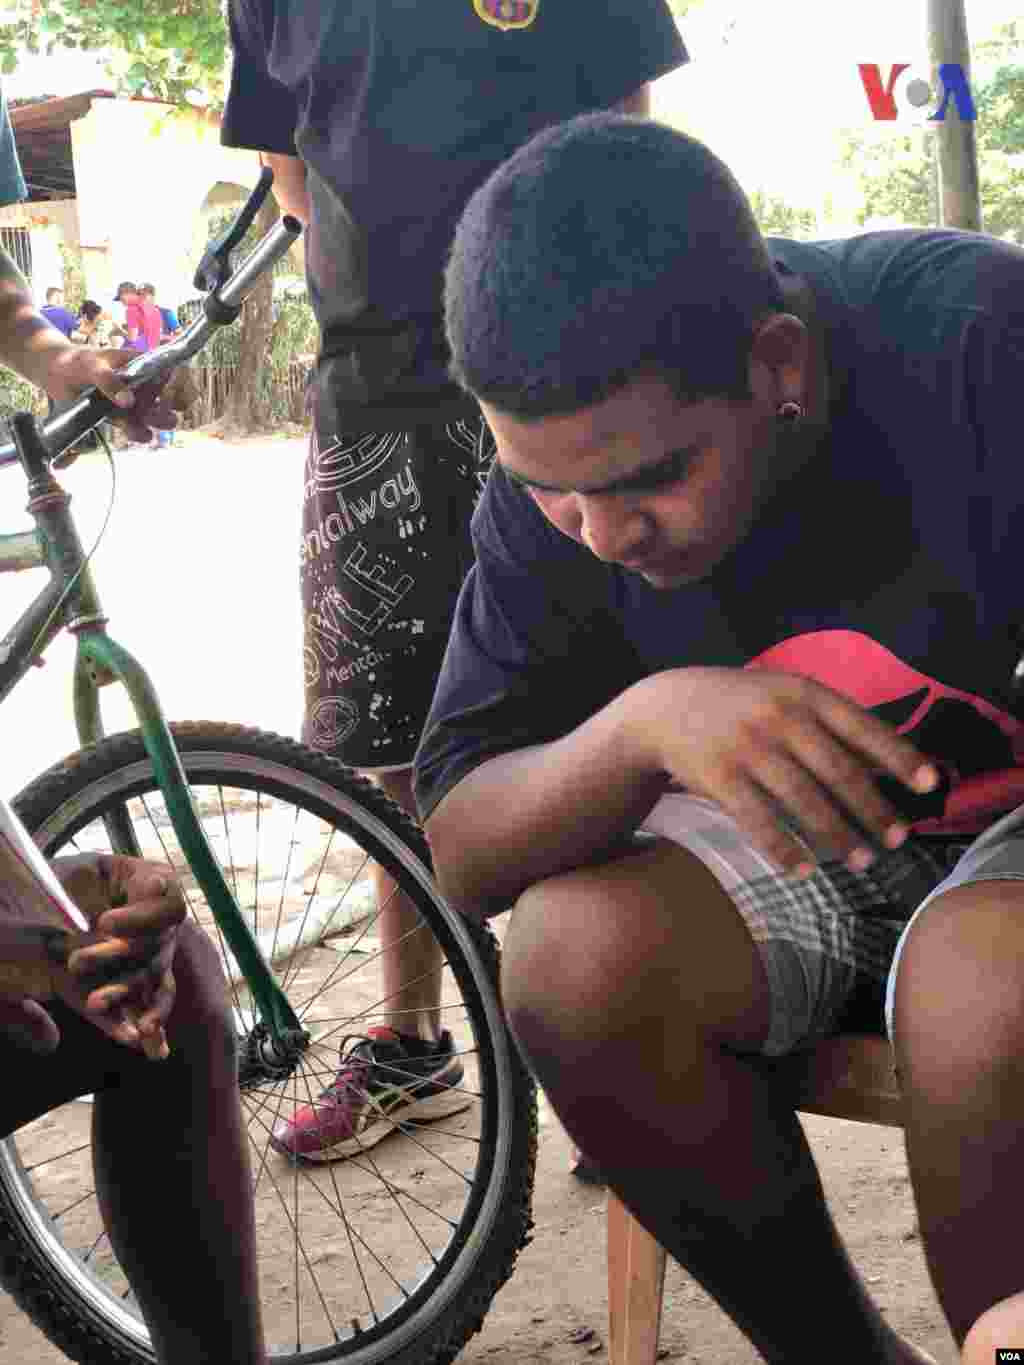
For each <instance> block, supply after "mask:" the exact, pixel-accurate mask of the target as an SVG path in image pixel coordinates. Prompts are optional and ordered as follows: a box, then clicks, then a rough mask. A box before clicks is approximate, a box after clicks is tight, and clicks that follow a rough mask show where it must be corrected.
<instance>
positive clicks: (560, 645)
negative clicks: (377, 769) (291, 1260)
mask: <svg viewBox="0 0 1024 1365" xmlns="http://www.w3.org/2000/svg"><path fill="white" fill-rule="evenodd" d="M769 245H770V247H771V250H772V252H773V254H774V256H775V258H776V261H777V263H778V266H779V268H780V269H782V270H786V269H788V270H789V271H791V272H793V273H794V274H796V275H799V276H801V277H803V279H805V280H806V281H808V283H809V284H810V285H811V287H812V289H813V291H814V293H815V295H816V297H817V300H818V304H819V308H820V309H821V312H822V314H823V318H824V321H825V325H826V328H827V340H828V346H829V352H830V365H831V369H832V373H833V375H834V377H835V378H836V380H837V381H838V384H839V394H838V397H837V399H836V400H835V403H834V406H833V409H832V410H830V436H829V439H828V441H827V442H826V444H825V446H824V447H823V448H822V449H821V450H820V451H819V452H818V453H817V454H816V455H815V456H814V458H813V459H812V460H811V461H810V462H809V463H808V464H807V465H805V467H804V468H803V469H802V470H801V471H800V472H799V473H797V474H795V475H793V476H792V478H791V479H790V480H789V481H788V482H786V483H785V484H783V485H782V486H780V487H778V488H777V489H776V490H774V492H773V494H772V497H771V499H770V501H769V503H768V505H767V506H765V507H764V508H763V510H762V514H761V515H760V516H759V518H758V520H757V521H756V522H755V524H754V526H753V527H752V529H751V530H750V531H749V532H748V534H747V536H746V537H745V539H744V540H743V541H742V542H741V543H740V544H739V545H738V546H737V547H736V548H735V549H734V550H733V551H732V552H731V553H730V554H729V555H728V556H727V558H726V559H725V560H724V561H723V562H722V563H721V564H720V565H719V566H718V567H717V568H716V569H715V570H714V571H713V573H712V574H711V575H710V576H709V578H708V579H707V580H705V581H704V582H703V583H700V584H697V585H694V586H686V587H680V588H676V589H670V590H658V589H655V588H653V587H651V586H650V585H648V584H647V583H646V582H645V580H644V579H643V578H642V577H640V576H639V575H638V574H635V573H631V572H629V571H628V570H626V569H623V568H621V567H617V566H613V565H608V564H604V563H602V562H601V561H600V560H598V559H597V558H595V556H593V555H592V554H591V553H590V552H589V551H588V550H587V549H585V548H584V547H583V546H582V545H580V544H578V543H577V542H575V541H573V540H571V539H569V538H568V537H567V536H565V535H563V534H562V533H561V532H559V531H557V530H555V528H554V527H553V526H551V524H550V523H549V522H547V521H546V520H545V519H544V517H543V516H542V515H541V513H540V511H539V510H538V508H537V507H536V506H535V504H534V503H533V501H532V499H531V498H530V497H529V495H528V494H527V493H525V492H524V491H522V489H520V488H518V487H516V486H515V485H514V484H513V483H512V482H511V481H510V480H509V479H507V478H506V477H505V476H504V475H503V474H502V473H501V471H500V468H496V469H495V471H494V472H493V473H492V475H491V478H490V480H489V481H488V485H487V488H486V490H485V492H484V496H483V498H482V499H481V502H480V506H479V508H478V509H477V513H476V517H475V522H474V538H475V546H476V555H477V562H476V565H475V567H474V568H473V569H472V570H471V571H470V574H469V577H468V578H467V580H466V583H465V586H464V588H463V591H462V594H461V597H460V599H459V605H458V611H457V615H456V620H455V625H454V628H453V632H452V637H451V641H450V643H449V647H448V652H447V656H446V659H445V663H444V667H443V669H442V672H441V676H440V680H439V683H438V687H437V692H436V695H435V698H434V703H433V707H432V709H431V712H430V715H429V717H428V720H427V724H426V727H425V730H424V737H423V740H422V743H421V746H420V751H419V754H418V756H417V762H416V779H417V794H418V799H419V801H420V808H421V811H422V813H423V814H424V816H426V815H429V813H430V812H431V811H432V810H433V809H434V807H435V806H436V805H437V803H438V802H439V801H440V800H441V798H442V797H443V796H444V795H445V794H446V793H447V792H448V791H450V790H451V788H452V787H454V786H455V784H456V783H457V782H458V781H459V780H460V779H461V778H462V777H464V776H465V775H466V774H467V773H468V772H470V771H471V770H472V769H473V768H474V767H476V766H477V765H478V764H480V763H481V762H483V761H484V760H485V759H487V758H489V757H492V756H493V755H495V754H498V753H501V752H504V751H508V750H513V749H518V748H521V747H523V746H525V745H528V744H537V743H543V742H546V741H549V740H552V739H555V738H557V737H559V736H562V735H564V734H566V733H568V732H569V731H570V730H572V729H574V728H575V727H576V726H577V725H579V724H581V723H582V722H583V721H584V720H586V719H587V718H588V717H589V716H590V715H592V714H593V713H594V712H596V711H597V710H599V709H600V708H601V707H602V706H604V705H606V704H607V703H608V702H609V701H611V700H612V699H613V698H614V697H615V696H617V695H618V694H619V693H620V692H622V691H623V690H624V689H625V688H627V687H628V686H630V685H631V684H632V683H634V682H636V681H638V680H639V679H641V678H643V677H645V676H648V675H650V674H652V673H655V672H658V671H660V670H662V669H669V668H678V667H685V666H697V665H709V666H710V665H718V666H726V667H728V666H733V667H766V668H772V669H776V670H781V671H785V672H793V673H800V674H803V675H806V676H810V677H814V678H816V679H817V680H818V681H820V682H823V683H825V684H827V685H828V686H830V687H832V688H834V689H835V690H836V691H838V692H841V693H843V694H844V695H846V696H848V697H851V698H852V699H854V700H856V701H858V702H859V703H860V704H862V705H864V706H867V707H870V708H872V709H873V710H874V711H875V712H876V713H877V714H879V715H881V716H883V717H885V718H886V719H888V720H889V721H890V722H891V723H892V724H894V725H896V726H897V727H898V728H899V729H900V730H901V731H903V732H905V733H909V734H910V735H911V736H912V737H913V739H914V740H915V742H916V743H917V744H918V745H919V746H920V747H921V748H922V749H923V750H924V751H925V752H927V753H929V754H931V755H934V756H935V757H936V758H937V759H938V761H939V763H940V766H942V767H943V768H944V769H945V771H946V772H947V774H948V776H949V778H950V781H951V784H952V791H951V794H950V796H949V798H948V800H947V802H946V807H945V812H944V814H943V816H941V817H935V818H932V819H929V820H926V821H922V822H919V823H918V825H917V828H918V829H919V830H922V831H926V832H940V831H950V832H951V831H960V830H963V831H973V830H975V829H977V828H980V827H983V826H984V824H985V823H987V822H988V821H989V820H990V819H991V817H992V813H993V812H994V811H996V810H1000V809H1006V808H1007V807H1008V806H1012V805H1016V804H1018V803H1020V802H1022V801H1024V771H1022V764H1024V733H1022V731H1024V727H1022V725H1021V723H1020V722H1019V721H1017V720H1016V719H1015V718H1014V717H1013V716H1012V715H1011V714H1010V713H1009V710H1008V707H1009V704H1010V691H1009V683H1010V678H1011V674H1012V671H1013V666H1014V664H1015V662H1016V659H1017V658H1018V657H1019V655H1020V653H1021V651H1022V648H1024V645H1022V638H1024V633H1022V631H1021V626H1022V624H1024V464H1022V457H1021V451H1022V443H1021V435H1020V398H1021V393H1022V392H1024V251H1021V250H1020V249H1019V248H1017V247H1013V246H1009V245H1007V244H1005V243H1002V242H999V241H995V240H993V239H992V238H989V237H985V236H983V235H981V234H972V233H957V232H952V231H931V232H918V231H896V232H877V233H867V234H864V235H863V236H860V237H855V238H852V239H850V240H848V241H841V242H820V243H797V242H789V241H781V240H774V239H770V241H769ZM667 719H668V718H666V720H667Z"/></svg>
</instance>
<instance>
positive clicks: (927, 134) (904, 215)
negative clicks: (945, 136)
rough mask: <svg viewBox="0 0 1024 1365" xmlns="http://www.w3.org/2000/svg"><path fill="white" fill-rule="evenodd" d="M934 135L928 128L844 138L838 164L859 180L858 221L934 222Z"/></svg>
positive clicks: (911, 224)
mask: <svg viewBox="0 0 1024 1365" xmlns="http://www.w3.org/2000/svg"><path fill="white" fill-rule="evenodd" d="M934 155H935V151H934V146H933V134H932V132H931V130H930V129H925V128H915V129H914V130H913V131H912V132H909V133H905V134H902V135H900V136H893V134H892V133H891V132H889V131H886V132H885V133H884V134H877V133H876V132H875V131H874V130H872V131H871V132H870V133H857V134H853V135H850V136H848V137H847V138H846V140H845V142H844V145H843V148H842V151H841V153H840V164H841V165H842V166H844V167H845V168H847V169H848V170H849V171H850V172H851V174H853V175H854V176H855V177H856V178H857V180H858V181H859V182H860V208H859V210H858V212H857V222H858V223H860V224H862V225H863V224H865V223H869V222H872V221H877V220H878V219H892V220H894V221H895V222H898V223H900V224H902V225H903V226H904V227H931V226H934V224H935V221H936V198H935V195H936V191H935V167H934V160H933V158H934Z"/></svg>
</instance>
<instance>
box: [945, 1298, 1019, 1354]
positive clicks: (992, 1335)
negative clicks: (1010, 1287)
mask: <svg viewBox="0 0 1024 1365" xmlns="http://www.w3.org/2000/svg"><path fill="white" fill-rule="evenodd" d="M999 1350H1004V1351H1014V1350H1016V1351H1021V1352H1024V1294H1014V1295H1013V1297H1012V1298H1009V1299H1003V1300H1002V1301H1001V1302H1000V1303H997V1304H993V1306H992V1307H991V1308H989V1309H988V1310H987V1311H986V1312H984V1313H982V1315H981V1317H980V1318H979V1319H978V1321H977V1322H976V1323H975V1324H974V1326H973V1327H972V1328H971V1330H970V1331H969V1332H968V1333H967V1338H966V1340H965V1341H964V1349H963V1354H962V1355H961V1357H960V1359H961V1361H962V1362H963V1365H993V1361H995V1359H996V1351H999Z"/></svg>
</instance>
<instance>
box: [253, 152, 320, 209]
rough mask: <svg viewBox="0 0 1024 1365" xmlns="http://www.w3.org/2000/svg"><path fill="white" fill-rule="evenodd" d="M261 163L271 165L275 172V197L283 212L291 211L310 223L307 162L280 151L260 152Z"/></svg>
mask: <svg viewBox="0 0 1024 1365" xmlns="http://www.w3.org/2000/svg"><path fill="white" fill-rule="evenodd" d="M260 165H261V166H269V167H270V169H271V170H272V171H273V172H274V184H273V190H274V198H275V199H276V200H277V202H278V205H279V206H280V209H281V212H282V213H290V214H291V216H292V217H293V218H297V219H298V220H299V222H300V223H308V222H309V217H310V205H309V190H308V189H307V188H306V165H305V162H304V161H302V160H301V158H299V157H297V156H284V155H282V154H281V153H280V152H260Z"/></svg>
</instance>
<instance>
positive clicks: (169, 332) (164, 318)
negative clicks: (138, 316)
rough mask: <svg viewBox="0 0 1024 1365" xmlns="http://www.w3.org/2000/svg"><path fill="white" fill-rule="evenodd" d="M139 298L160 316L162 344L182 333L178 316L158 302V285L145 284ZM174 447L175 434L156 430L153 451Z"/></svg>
mask: <svg viewBox="0 0 1024 1365" xmlns="http://www.w3.org/2000/svg"><path fill="white" fill-rule="evenodd" d="M139 297H140V299H141V300H142V302H143V303H144V304H149V305H150V306H151V307H153V308H155V309H156V311H157V312H158V313H159V314H160V344H161V345H163V343H164V342H165V341H171V340H172V339H173V338H174V337H176V336H177V335H178V333H179V332H180V331H181V325H180V324H179V322H178V315H177V314H176V313H174V312H172V310H171V309H170V308H161V307H160V305H159V304H158V303H157V301H156V285H153V284H144V285H142V287H141V288H140V289H139ZM172 445H174V432H173V431H169V430H166V429H165V430H160V429H157V430H154V432H153V439H152V441H151V442H150V449H151V450H161V449H163V448H164V447H166V446H172Z"/></svg>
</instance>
